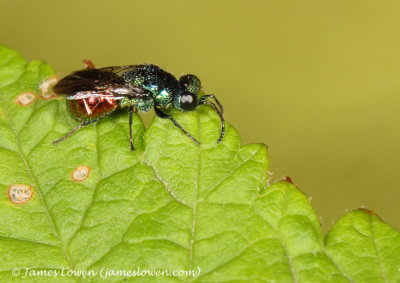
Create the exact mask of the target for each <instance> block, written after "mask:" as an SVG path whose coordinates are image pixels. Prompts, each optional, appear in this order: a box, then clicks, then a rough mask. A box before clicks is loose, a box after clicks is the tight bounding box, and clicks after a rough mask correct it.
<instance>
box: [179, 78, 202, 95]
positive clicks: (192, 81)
mask: <svg viewBox="0 0 400 283" xmlns="http://www.w3.org/2000/svg"><path fill="white" fill-rule="evenodd" d="M179 82H180V83H181V84H182V85H183V86H184V87H185V88H186V90H187V91H188V92H190V93H193V94H198V92H199V91H200V89H201V82H200V79H199V78H198V77H196V76H195V75H184V76H182V77H180V78H179Z"/></svg>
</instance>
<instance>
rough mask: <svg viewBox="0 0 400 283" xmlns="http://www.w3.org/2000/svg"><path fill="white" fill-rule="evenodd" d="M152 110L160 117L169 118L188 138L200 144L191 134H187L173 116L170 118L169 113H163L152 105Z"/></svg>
mask: <svg viewBox="0 0 400 283" xmlns="http://www.w3.org/2000/svg"><path fill="white" fill-rule="evenodd" d="M154 112H156V115H157V116H158V117H159V118H161V119H169V120H171V122H172V124H174V126H175V127H177V128H178V129H179V130H181V131H182V133H184V134H185V135H186V136H187V137H188V138H190V139H191V140H192V141H194V142H195V143H197V144H200V142H199V141H198V140H196V139H195V138H194V137H192V135H191V134H189V133H188V132H187V131H186V130H185V129H184V128H183V127H182V126H181V125H180V124H179V123H178V122H177V121H176V120H175V119H174V118H172V117H171V116H170V115H168V114H166V113H164V112H163V111H162V110H161V109H159V108H157V107H154Z"/></svg>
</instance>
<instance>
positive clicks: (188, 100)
mask: <svg viewBox="0 0 400 283" xmlns="http://www.w3.org/2000/svg"><path fill="white" fill-rule="evenodd" d="M180 104H181V108H182V110H183V111H191V110H194V109H196V107H197V96H196V95H194V94H192V93H189V92H187V93H184V94H182V95H181V98H180Z"/></svg>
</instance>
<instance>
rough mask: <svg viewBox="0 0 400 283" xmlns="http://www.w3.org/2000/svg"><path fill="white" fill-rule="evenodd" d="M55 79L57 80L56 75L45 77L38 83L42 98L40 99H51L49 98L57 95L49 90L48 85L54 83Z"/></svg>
mask: <svg viewBox="0 0 400 283" xmlns="http://www.w3.org/2000/svg"><path fill="white" fill-rule="evenodd" d="M57 81H58V77H57V76H51V77H49V78H47V79H45V80H44V81H43V82H42V83H41V84H40V85H39V89H40V98H42V99H51V98H54V97H57V95H56V94H54V93H53V92H49V89H50V87H51V86H53V85H55V83H56V82H57Z"/></svg>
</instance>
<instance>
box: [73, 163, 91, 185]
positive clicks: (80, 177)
mask: <svg viewBox="0 0 400 283" xmlns="http://www.w3.org/2000/svg"><path fill="white" fill-rule="evenodd" d="M89 174H90V168H89V167H87V166H83V165H82V166H79V167H77V168H75V169H74V171H72V173H71V178H72V180H74V181H76V182H83V181H85V180H86V179H87V178H89Z"/></svg>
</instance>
